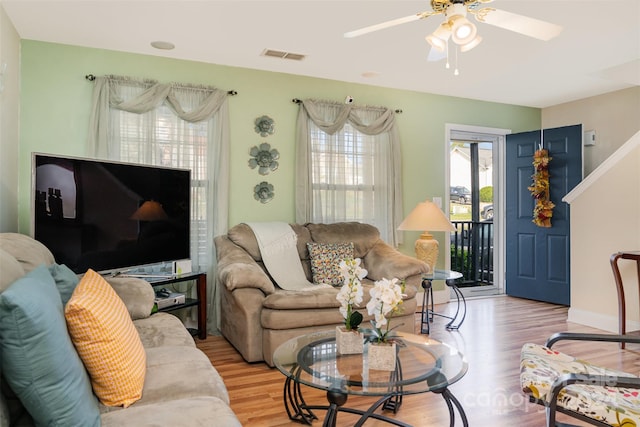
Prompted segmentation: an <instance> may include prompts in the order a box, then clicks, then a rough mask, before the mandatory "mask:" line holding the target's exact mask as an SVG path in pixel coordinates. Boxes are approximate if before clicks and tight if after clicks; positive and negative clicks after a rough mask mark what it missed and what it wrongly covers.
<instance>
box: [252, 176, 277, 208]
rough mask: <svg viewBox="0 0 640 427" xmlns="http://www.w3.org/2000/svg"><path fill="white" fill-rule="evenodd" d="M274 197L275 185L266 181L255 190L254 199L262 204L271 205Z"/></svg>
mask: <svg viewBox="0 0 640 427" xmlns="http://www.w3.org/2000/svg"><path fill="white" fill-rule="evenodd" d="M274 195H275V194H274V192H273V185H271V184H269V183H268V182H266V181H262V182H261V183H260V184H258V185H256V186H255V187H254V188H253V198H254V199H256V200H258V201H259V202H260V203H269V202H270V201H271V200H273V196H274Z"/></svg>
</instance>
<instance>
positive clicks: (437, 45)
mask: <svg viewBox="0 0 640 427" xmlns="http://www.w3.org/2000/svg"><path fill="white" fill-rule="evenodd" d="M425 40H426V41H427V42H429V44H430V45H431V47H432V48H434V49H435V50H437V51H439V52H444V50H445V49H446V48H447V41H446V40H442V39H441V38H439V37H436V36H435V35H434V34H429V35H428V36H427V37H425Z"/></svg>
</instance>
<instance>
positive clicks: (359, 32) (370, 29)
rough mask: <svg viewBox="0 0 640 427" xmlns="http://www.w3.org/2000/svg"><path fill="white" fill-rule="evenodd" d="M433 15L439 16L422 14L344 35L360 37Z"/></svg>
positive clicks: (431, 13)
mask: <svg viewBox="0 0 640 427" xmlns="http://www.w3.org/2000/svg"><path fill="white" fill-rule="evenodd" d="M431 15H437V13H436V12H422V13H416V14H415V15H409V16H405V17H404V18H398V19H393V20H391V21H386V22H382V23H380V24H375V25H369V26H368V27H364V28H360V29H358V30H353V31H349V32H347V33H344V37H345V38H352V37H358V36H361V35H363V34H368V33H372V32H374V31H378V30H384V29H385V28H390V27H395V26H396V25H401V24H406V23H407V22H412V21H418V20H420V19H424V18H428V17H429V16H431Z"/></svg>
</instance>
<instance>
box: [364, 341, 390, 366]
mask: <svg viewBox="0 0 640 427" xmlns="http://www.w3.org/2000/svg"><path fill="white" fill-rule="evenodd" d="M368 360H369V369H377V370H380V371H393V370H395V369H396V343H388V342H382V343H370V344H369V359H368Z"/></svg>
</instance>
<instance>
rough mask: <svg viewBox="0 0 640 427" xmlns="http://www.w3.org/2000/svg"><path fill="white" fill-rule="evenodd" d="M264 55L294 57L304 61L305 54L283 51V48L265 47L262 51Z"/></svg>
mask: <svg viewBox="0 0 640 427" xmlns="http://www.w3.org/2000/svg"><path fill="white" fill-rule="evenodd" d="M262 56H271V57H273V58H280V59H292V60H294V61H302V60H303V59H304V58H305V55H303V54H301V53H292V52H283V51H281V50H273V49H265V50H263V51H262Z"/></svg>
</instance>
